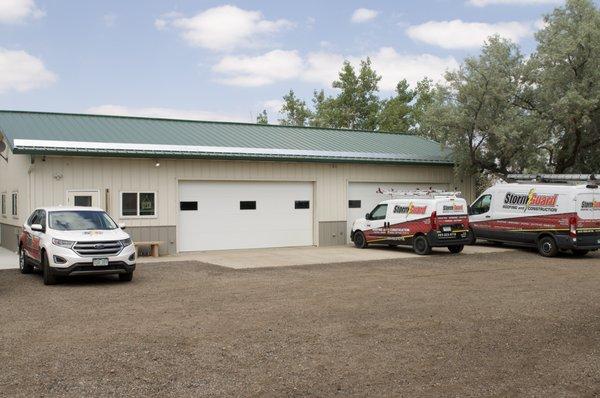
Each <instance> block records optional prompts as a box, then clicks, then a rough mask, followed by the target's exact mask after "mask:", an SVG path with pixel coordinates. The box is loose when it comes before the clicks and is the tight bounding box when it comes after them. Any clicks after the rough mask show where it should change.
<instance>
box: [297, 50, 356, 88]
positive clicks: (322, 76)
mask: <svg viewBox="0 0 600 398" xmlns="http://www.w3.org/2000/svg"><path fill="white" fill-rule="evenodd" d="M346 58H347V57H344V56H343V55H342V54H336V53H329V52H324V51H321V52H314V53H310V54H308V56H307V57H306V67H305V70H304V72H303V73H302V78H303V79H304V80H307V81H309V82H316V83H321V84H323V85H325V86H330V85H331V82H332V81H334V80H335V79H337V77H338V73H339V71H340V69H341V68H342V63H343V62H344V59H346Z"/></svg>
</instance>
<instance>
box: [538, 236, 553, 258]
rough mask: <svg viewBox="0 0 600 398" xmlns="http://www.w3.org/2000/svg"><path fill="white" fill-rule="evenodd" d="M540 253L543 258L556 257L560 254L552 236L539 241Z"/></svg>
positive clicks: (543, 237)
mask: <svg viewBox="0 0 600 398" xmlns="http://www.w3.org/2000/svg"><path fill="white" fill-rule="evenodd" d="M537 246H538V252H539V253H540V254H541V255H542V256H543V257H555V256H556V255H557V254H558V246H556V241H555V240H554V238H553V237H551V236H542V237H541V238H540V239H539V240H538V245H537Z"/></svg>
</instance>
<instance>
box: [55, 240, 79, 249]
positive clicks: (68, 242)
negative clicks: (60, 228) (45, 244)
mask: <svg viewBox="0 0 600 398" xmlns="http://www.w3.org/2000/svg"><path fill="white" fill-rule="evenodd" d="M52 244H53V245H54V246H59V247H66V248H67V249H70V248H72V247H73V245H74V244H75V242H73V241H72V240H63V239H56V238H52Z"/></svg>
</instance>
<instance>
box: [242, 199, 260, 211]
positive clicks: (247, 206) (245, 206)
mask: <svg viewBox="0 0 600 398" xmlns="http://www.w3.org/2000/svg"><path fill="white" fill-rule="evenodd" d="M240 210H256V201H255V200H244V201H241V202H240Z"/></svg>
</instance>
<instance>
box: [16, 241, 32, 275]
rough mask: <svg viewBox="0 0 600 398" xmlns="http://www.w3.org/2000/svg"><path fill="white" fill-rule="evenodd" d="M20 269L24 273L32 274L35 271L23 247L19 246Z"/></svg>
mask: <svg viewBox="0 0 600 398" xmlns="http://www.w3.org/2000/svg"><path fill="white" fill-rule="evenodd" d="M19 271H21V273H22V274H31V273H32V272H33V266H32V265H31V263H30V262H29V260H27V256H26V255H25V252H24V251H23V248H21V247H19Z"/></svg>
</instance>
